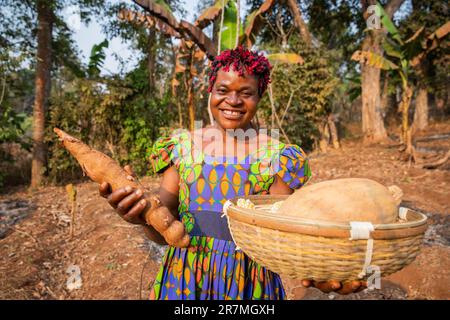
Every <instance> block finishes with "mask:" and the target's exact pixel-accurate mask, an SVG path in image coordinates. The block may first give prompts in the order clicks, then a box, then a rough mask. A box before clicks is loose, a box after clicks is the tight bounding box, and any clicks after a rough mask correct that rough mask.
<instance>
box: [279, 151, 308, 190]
mask: <svg viewBox="0 0 450 320" xmlns="http://www.w3.org/2000/svg"><path fill="white" fill-rule="evenodd" d="M271 171H272V172H273V173H274V174H277V175H278V176H279V177H280V178H281V179H282V180H283V181H284V182H285V183H286V184H287V185H288V186H289V187H290V188H291V189H298V188H300V187H302V186H303V185H304V184H305V183H306V182H307V181H308V180H309V178H310V177H311V170H310V167H309V162H308V158H307V156H306V153H305V152H304V151H303V150H302V149H301V148H300V147H299V146H297V145H294V144H288V145H285V146H284V147H283V148H282V149H281V150H280V154H279V158H278V159H275V161H273V160H272V163H271Z"/></svg>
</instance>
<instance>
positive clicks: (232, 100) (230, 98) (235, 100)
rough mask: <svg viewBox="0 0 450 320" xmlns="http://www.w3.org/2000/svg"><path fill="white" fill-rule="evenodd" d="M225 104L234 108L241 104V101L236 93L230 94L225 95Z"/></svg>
mask: <svg viewBox="0 0 450 320" xmlns="http://www.w3.org/2000/svg"><path fill="white" fill-rule="evenodd" d="M226 102H227V103H228V104H229V105H230V106H232V107H235V106H238V105H240V104H241V103H242V99H241V98H240V97H239V95H238V94H237V92H230V94H228V95H227V99H226Z"/></svg>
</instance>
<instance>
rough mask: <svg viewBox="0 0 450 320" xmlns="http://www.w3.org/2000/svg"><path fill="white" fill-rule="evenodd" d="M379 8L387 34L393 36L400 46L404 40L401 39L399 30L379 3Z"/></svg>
mask: <svg viewBox="0 0 450 320" xmlns="http://www.w3.org/2000/svg"><path fill="white" fill-rule="evenodd" d="M377 7H378V10H379V12H380V13H381V17H380V18H381V23H382V24H383V26H384V27H385V28H386V30H387V32H389V34H390V35H391V37H392V38H393V39H395V40H396V41H397V42H398V43H399V44H403V40H402V38H401V37H400V33H399V31H398V29H397V27H396V26H395V25H394V23H393V22H392V20H391V18H389V16H388V14H387V13H386V11H384V8H383V6H382V5H381V4H380V3H379V2H378V1H377Z"/></svg>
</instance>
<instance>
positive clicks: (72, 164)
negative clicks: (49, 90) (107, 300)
mask: <svg viewBox="0 0 450 320" xmlns="http://www.w3.org/2000/svg"><path fill="white" fill-rule="evenodd" d="M146 79H147V77H146V70H145V69H144V68H142V67H141V68H137V69H135V70H133V71H132V72H130V73H129V74H127V75H126V76H125V77H124V78H118V77H114V78H106V79H105V78H103V79H98V80H88V79H74V80H73V81H72V82H71V85H70V89H66V90H63V92H59V93H58V92H57V93H55V94H54V95H53V96H52V103H51V106H50V116H49V125H48V131H47V142H48V144H49V163H48V166H49V176H50V178H51V180H52V181H54V182H63V181H67V179H76V178H80V177H81V174H82V171H81V170H80V168H79V165H78V164H77V163H76V161H75V160H74V159H73V157H71V156H70V155H69V154H68V153H67V152H66V151H65V150H64V149H63V148H61V147H60V146H59V145H58V143H57V141H56V139H55V136H54V134H53V132H52V131H51V130H52V128H53V127H55V126H56V127H59V128H61V129H63V130H67V132H69V133H71V134H73V135H74V136H76V137H78V138H80V139H81V140H82V141H84V142H86V143H87V144H89V145H90V146H92V147H93V148H95V149H97V150H100V151H102V152H105V153H106V154H108V155H109V156H111V157H112V158H114V159H115V160H117V161H119V162H120V163H121V164H122V165H125V164H130V165H132V167H133V169H134V170H135V171H136V173H138V174H146V173H149V172H150V171H149V170H148V168H149V160H148V158H147V154H148V149H149V148H150V147H151V146H152V145H153V142H154V141H155V140H156V138H157V137H158V135H159V130H158V128H159V127H160V126H163V125H167V124H168V119H169V117H170V113H169V112H168V110H167V107H168V101H169V99H168V97H164V98H163V99H157V98H155V97H152V98H151V99H150V98H148V97H147V95H146V94H145V91H143V87H144V86H145V85H147V86H148V82H146ZM143 92H144V93H143Z"/></svg>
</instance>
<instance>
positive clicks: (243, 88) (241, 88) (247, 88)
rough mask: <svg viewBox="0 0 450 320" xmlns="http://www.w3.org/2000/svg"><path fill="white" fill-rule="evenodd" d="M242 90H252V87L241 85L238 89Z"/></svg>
mask: <svg viewBox="0 0 450 320" xmlns="http://www.w3.org/2000/svg"><path fill="white" fill-rule="evenodd" d="M244 90H250V91H252V90H253V87H250V86H243V87H240V88H239V91H244Z"/></svg>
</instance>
